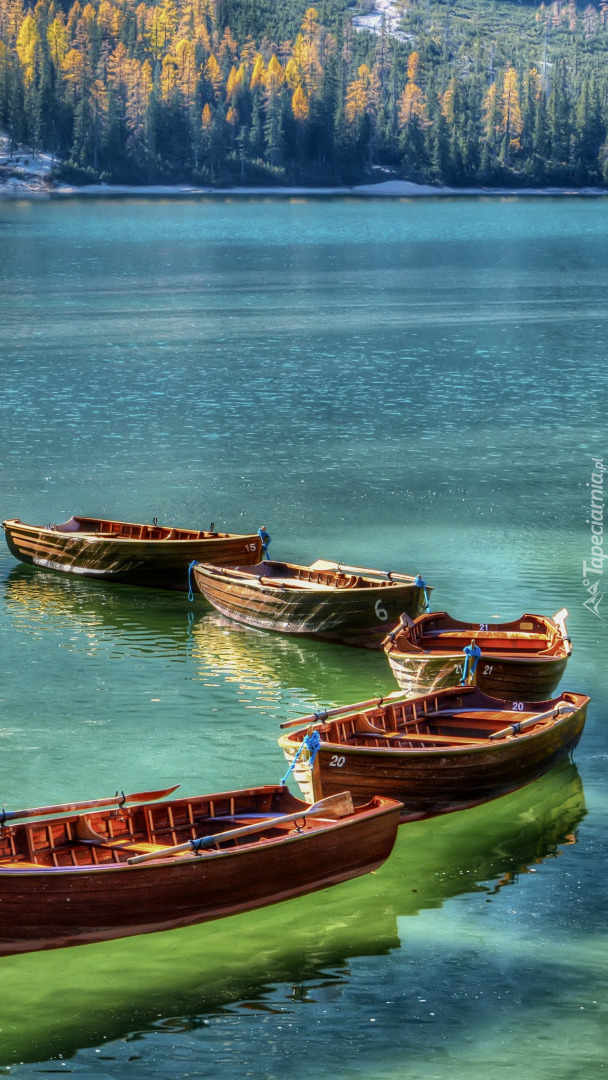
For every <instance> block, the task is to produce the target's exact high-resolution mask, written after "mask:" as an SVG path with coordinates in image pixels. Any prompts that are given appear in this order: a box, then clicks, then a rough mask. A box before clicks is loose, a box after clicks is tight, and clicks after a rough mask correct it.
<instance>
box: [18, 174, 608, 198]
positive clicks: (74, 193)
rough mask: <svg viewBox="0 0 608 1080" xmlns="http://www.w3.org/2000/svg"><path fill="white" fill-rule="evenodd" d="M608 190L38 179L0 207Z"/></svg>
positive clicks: (596, 193)
mask: <svg viewBox="0 0 608 1080" xmlns="http://www.w3.org/2000/svg"><path fill="white" fill-rule="evenodd" d="M606 196H608V188H595V187H593V188H592V187H579V188H577V187H542V188H533V187H526V188H502V187H501V188H488V187H471V188H451V187H432V186H431V185H427V184H413V183H410V182H409V181H407V180H387V181H384V182H380V183H377V184H358V185H353V186H338V187H298V186H289V187H261V186H260V187H247V186H243V187H232V188H213V187H196V186H194V185H190V184H175V185H169V184H167V185H164V184H154V185H139V186H136V185H130V184H87V185H84V186H82V187H77V186H75V185H68V184H55V185H53V184H49V183H48V182H44V181H42V182H41V180H40V179H38V180H37V181H36V180H33V179H31V180H21V179H16V178H12V179H10V180H8V181H7V182H5V183H4V184H0V201H4V200H6V201H9V200H10V201H14V200H20V199H67V198H76V199H79V198H136V199H138V198H211V199H256V198H264V199H267V198H274V199H315V198H323V199H329V198H339V199H344V198H351V199H378V198H380V199H387V198H390V199H412V198H427V199H428V198H603V197H606Z"/></svg>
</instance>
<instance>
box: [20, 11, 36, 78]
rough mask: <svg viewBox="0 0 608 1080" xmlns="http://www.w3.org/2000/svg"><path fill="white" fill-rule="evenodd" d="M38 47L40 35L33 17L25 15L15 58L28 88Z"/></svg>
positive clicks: (32, 76) (32, 75)
mask: <svg viewBox="0 0 608 1080" xmlns="http://www.w3.org/2000/svg"><path fill="white" fill-rule="evenodd" d="M39 47H40V34H39V33H38V26H37V24H36V20H35V18H34V16H33V15H29V14H28V15H26V16H25V19H24V20H23V22H22V23H21V29H20V30H19V34H18V36H17V44H16V49H17V56H18V57H19V63H20V64H21V70H22V71H23V81H24V83H25V85H26V86H29V85H30V84H31V83H32V82H33V79H34V69H35V64H36V53H37V51H38V49H39Z"/></svg>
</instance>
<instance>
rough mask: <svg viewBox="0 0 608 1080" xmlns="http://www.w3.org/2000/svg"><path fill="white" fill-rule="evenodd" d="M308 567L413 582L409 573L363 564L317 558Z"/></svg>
mask: <svg viewBox="0 0 608 1080" xmlns="http://www.w3.org/2000/svg"><path fill="white" fill-rule="evenodd" d="M310 569H311V570H337V571H339V573H341V574H362V575H363V576H364V577H377V578H381V579H382V580H383V581H404V582H405V583H406V584H407V585H413V584H414V578H413V577H412V575H411V574H398V573H397V572H396V571H395V570H371V569H370V568H369V567H365V566H344V565H343V563H337V562H329V560H328V559H317V561H316V562H314V563H311V564H310ZM427 588H428V586H427Z"/></svg>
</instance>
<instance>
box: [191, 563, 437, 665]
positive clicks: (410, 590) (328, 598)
mask: <svg viewBox="0 0 608 1080" xmlns="http://www.w3.org/2000/svg"><path fill="white" fill-rule="evenodd" d="M192 573H193V576H194V579H195V582H196V586H197V588H198V589H199V590H200V592H202V593H203V594H204V596H205V598H206V599H207V600H208V601H209V603H210V604H212V605H213V607H214V608H216V609H217V610H218V611H221V613H222V614H223V615H227V616H229V617H230V618H231V619H237V620H238V621H239V622H243V623H246V624H247V625H248V626H254V627H257V628H258V629H263V630H277V631H280V632H281V633H283V634H307V635H311V636H314V637H318V638H323V639H324V640H326V641H338V642H342V643H343V644H345V645H359V646H363V647H365V648H368V649H379V648H380V646H381V644H382V640H383V638H384V636H385V634H386V628H387V626H390V625H393V624H394V623H395V621H396V620H397V619H398V618H399V615H400V613H402V612H407V614H408V615H409V616H412V617H415V616H416V615H418V614H419V613H420V612H421V611H423V610H424V608H425V605H428V593H429V592H430V587H429V586H427V585H426V584H425V582H424V581H422V578H420V577H411V576H409V575H406V574H398V573H395V572H394V571H386V572H385V571H382V570H370V569H366V568H364V567H356V566H342V565H341V564H340V563H332V562H327V561H325V560H323V559H319V560H318V561H317V562H315V563H312V565H311V566H299V565H296V564H294V563H284V562H273V561H272V560H268V561H266V562H260V563H258V564H257V565H256V566H248V567H246V568H243V567H234V568H227V567H217V566H210V565H209V564H208V562H205V563H197V564H196V565H195V566H193V567H192Z"/></svg>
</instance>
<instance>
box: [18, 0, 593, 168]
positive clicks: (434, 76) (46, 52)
mask: <svg viewBox="0 0 608 1080" xmlns="http://www.w3.org/2000/svg"><path fill="white" fill-rule="evenodd" d="M371 7H372V4H371V2H370V0H362V3H361V5H360V6H359V7H355V6H353V4H352V2H351V0H323V2H322V3H320V4H319V5H318V6H317V7H308V8H307V7H306V3H305V2H302V3H299V0H161V2H160V3H157V4H154V3H151V2H150V0H87V2H86V3H83V2H82V0H74V2H73V3H70V2H69V0H38V2H37V3H33V2H28V0H0V128H1V129H3V130H4V131H6V132H7V133H8V134H9V135H10V137H11V138H12V139H13V140H14V142H15V143H16V144H17V143H20V144H24V145H26V146H29V147H30V148H31V149H32V150H47V151H50V152H52V153H53V154H55V155H56V157H57V160H58V162H60V164H59V165H58V172H59V174H60V175H61V176H62V177H64V178H66V179H70V180H72V181H75V182H88V181H91V180H93V179H102V180H108V181H114V182H129V183H144V184H150V183H159V182H163V183H172V182H184V181H187V182H194V183H199V184H221V185H225V184H231V183H233V184H239V183H241V184H242V183H247V184H252V183H254V184H255V183H261V184H262V183H263V184H265V185H268V184H269V183H276V184H286V183H306V184H332V183H352V182H358V181H362V180H364V179H368V178H370V177H375V178H377V179H382V178H386V177H387V176H391V175H392V176H395V177H401V178H403V179H407V180H414V181H420V182H427V183H428V182H430V183H436V184H450V185H453V186H458V185H473V184H484V185H501V186H504V185H508V186H512V187H513V186H518V185H519V186H521V185H525V186H532V185H545V184H560V185H563V184H578V185H582V184H585V185H602V184H606V183H608V145H607V132H608V66H607V64H606V60H607V59H608V0H599V4H598V5H597V6H596V4H594V3H589V4H587V5H586V6H580V5H577V3H576V2H575V0H569V2H564V0H555V2H554V3H551V4H550V5H548V6H545V5H544V4H541V5H540V7H538V6H537V5H536V4H525V3H515V2H509V0H410V2H408V0H396V4H395V7H396V9H397V12H398V15H399V18H398V21H396V22H395V21H392V20H391V22H390V23H389V22H388V21H383V22H382V23H381V25H380V26H379V28H378V32H376V33H372V32H369V31H362V30H361V29H359V28H358V27H357V26H356V19H355V18H354V17H355V16H357V15H360V14H362V13H364V12H365V11H369V9H370V8H371ZM380 170H383V171H380Z"/></svg>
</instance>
